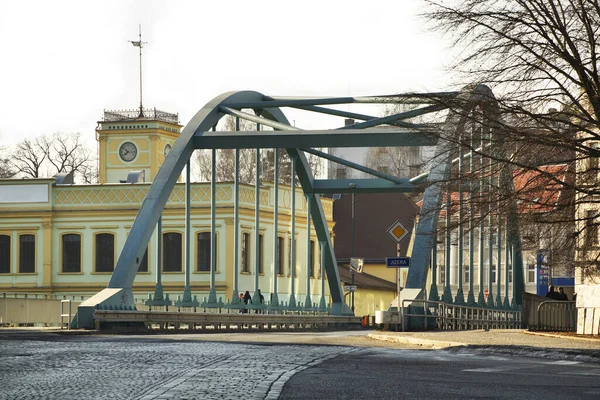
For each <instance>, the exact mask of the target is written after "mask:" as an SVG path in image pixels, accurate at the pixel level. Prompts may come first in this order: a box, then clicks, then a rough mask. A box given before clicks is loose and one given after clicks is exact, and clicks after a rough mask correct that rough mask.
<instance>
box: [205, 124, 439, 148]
mask: <svg viewBox="0 0 600 400" xmlns="http://www.w3.org/2000/svg"><path fill="white" fill-rule="evenodd" d="M438 133H439V132H435V131H430V132H416V131H415V130H408V129H403V128H390V129H384V128H373V129H349V130H343V131H342V130H327V129H326V130H310V131H301V130H297V131H293V132H290V131H287V132H282V131H261V132H252V131H248V132H234V131H219V132H201V133H198V132H197V133H196V134H195V135H194V146H195V148H197V149H249V148H257V147H261V148H304V147H386V146H434V145H435V144H436V143H437V138H438Z"/></svg>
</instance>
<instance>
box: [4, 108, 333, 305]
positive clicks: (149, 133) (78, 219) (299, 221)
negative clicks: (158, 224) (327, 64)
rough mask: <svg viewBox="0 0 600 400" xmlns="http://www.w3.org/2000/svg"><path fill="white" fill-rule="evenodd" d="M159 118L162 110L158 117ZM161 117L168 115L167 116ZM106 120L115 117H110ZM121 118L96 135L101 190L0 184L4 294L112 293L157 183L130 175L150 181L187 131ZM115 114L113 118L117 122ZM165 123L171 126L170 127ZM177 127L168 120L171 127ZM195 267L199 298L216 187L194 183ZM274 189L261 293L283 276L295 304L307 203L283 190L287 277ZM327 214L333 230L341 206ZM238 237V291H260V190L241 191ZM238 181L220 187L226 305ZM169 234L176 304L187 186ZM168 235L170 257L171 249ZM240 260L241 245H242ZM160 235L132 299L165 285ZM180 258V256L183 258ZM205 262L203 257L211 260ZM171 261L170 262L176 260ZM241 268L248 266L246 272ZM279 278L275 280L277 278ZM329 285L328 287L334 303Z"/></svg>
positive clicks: (267, 205) (327, 203)
mask: <svg viewBox="0 0 600 400" xmlns="http://www.w3.org/2000/svg"><path fill="white" fill-rule="evenodd" d="M154 113H156V110H155V111H154ZM161 115H162V114H161ZM107 116H108V118H107ZM121 116H122V115H121V114H118V113H112V112H105V120H104V121H101V122H99V125H98V128H97V130H96V133H97V139H98V146H99V161H100V163H99V182H100V183H99V184H97V185H55V180H54V179H27V180H12V179H5V180H0V292H4V293H7V292H8V293H10V292H24V293H45V294H64V295H67V294H68V295H74V294H76V295H82V296H89V295H93V294H95V293H97V292H99V291H100V290H102V289H104V288H105V287H106V286H107V284H108V282H109V280H110V277H111V274H112V272H111V271H112V269H113V268H114V265H115V264H116V262H117V260H118V257H119V254H120V252H121V250H122V248H123V246H124V244H125V240H126V238H127V235H128V234H129V231H130V229H131V226H132V224H133V221H134V219H135V217H136V215H137V212H138V210H139V208H140V205H141V204H142V202H143V200H144V198H145V196H146V193H147V191H148V189H149V187H150V184H149V183H133V184H131V183H122V182H123V181H124V180H125V179H126V178H127V175H128V173H129V172H130V171H142V170H143V171H145V181H146V182H150V181H151V180H152V179H153V178H154V176H155V175H156V173H157V172H158V169H159V168H160V165H161V164H162V162H163V161H164V159H165V156H166V155H167V154H168V151H169V148H170V146H172V145H173V144H174V142H175V140H176V139H177V137H178V135H179V130H180V128H181V126H180V125H178V124H177V123H175V122H174V121H173V119H172V117H173V115H170V117H169V118H171V119H169V118H166V119H165V118H162V119H161V118H158V119H157V120H152V119H149V118H145V119H133V120H131V119H130V120H122V119H119V118H120V117H121ZM111 118H113V120H111ZM165 121H167V122H165ZM169 121H170V122H169ZM190 186H191V210H192V212H191V235H190V236H191V238H190V265H189V269H190V271H191V274H190V276H191V278H190V284H191V291H192V294H193V295H197V296H198V299H199V300H201V299H202V298H203V297H205V296H206V297H207V296H208V292H209V289H210V273H209V272H207V271H201V270H199V264H200V261H199V260H200V258H201V256H202V254H201V253H202V251H200V250H199V244H198V243H199V238H200V237H201V236H202V235H200V237H199V234H202V233H206V232H210V229H211V226H210V221H211V188H210V184H209V183H192V184H191V185H190ZM274 194H275V189H274V187H273V185H272V184H269V186H267V185H265V186H263V187H261V189H260V197H259V203H260V210H261V212H260V229H259V232H258V233H259V234H260V235H263V240H262V243H263V244H262V250H261V251H262V273H259V288H260V289H261V291H262V293H263V294H264V296H265V298H266V300H269V296H270V295H271V292H272V289H273V280H274V279H277V286H278V298H279V300H280V301H284V302H285V301H287V300H288V298H289V294H290V292H291V277H290V261H289V259H290V257H289V254H290V249H289V239H290V237H291V235H292V231H291V211H292V210H291V198H292V196H296V210H295V211H296V235H295V240H296V249H297V250H296V260H295V264H296V277H295V285H294V286H295V297H296V300H297V301H298V302H303V300H304V298H305V296H306V287H307V285H306V281H307V271H308V268H307V263H308V259H309V255H308V253H309V252H308V251H307V250H306V249H307V247H308V246H307V239H308V237H307V230H306V212H307V208H306V200H305V197H304V195H303V193H302V191H301V190H300V189H296V190H292V189H291V188H290V187H289V186H283V185H280V186H279V205H278V206H279V214H278V232H277V237H281V238H283V239H284V241H283V243H284V248H283V250H282V251H283V252H284V257H283V260H284V266H283V272H284V273H283V274H279V275H275V274H274V272H273V271H274V266H275V262H274V246H275V245H274V243H276V242H275V240H274V238H275V237H276V236H275V234H274V232H273V227H274V199H275V195H274ZM322 203H323V208H324V212H325V216H326V220H327V223H328V225H329V231H330V232H331V230H332V229H333V221H332V214H333V208H332V207H333V204H332V201H331V200H329V199H323V200H322ZM239 204H240V209H239V218H240V230H241V233H240V237H241V234H242V233H247V234H249V240H250V243H249V249H248V250H247V251H248V253H249V255H248V254H247V257H249V260H250V268H249V269H250V270H249V272H245V273H238V278H239V279H238V282H239V284H238V288H237V290H238V291H246V290H249V291H251V292H252V291H254V289H255V288H254V279H255V276H256V275H255V273H256V270H257V266H256V265H255V263H256V262H255V257H254V254H255V252H256V245H255V243H256V237H257V236H256V234H257V232H256V229H255V223H254V218H255V188H254V187H252V186H248V185H240V189H239ZM234 228H235V227H234V184H233V183H231V182H223V183H217V185H216V227H215V231H216V248H217V254H216V257H215V260H216V279H215V282H216V284H215V286H216V291H217V296H218V297H221V298H222V300H223V301H226V300H227V299H231V297H232V296H233V295H234V277H235V272H234V252H235V250H234V249H235V243H234V240H233V237H234ZM162 234H163V238H164V237H165V236H164V235H169V234H172V235H170V236H168V237H170V238H174V239H178V238H179V239H180V245H178V246H179V247H178V248H177V249H176V250H174V251H175V252H174V253H172V254H176V255H178V256H180V258H181V260H183V261H182V265H181V268H178V269H177V270H176V271H168V269H170V266H169V267H167V266H165V265H163V272H162V274H161V280H162V285H163V290H164V293H168V294H169V296H170V298H171V299H173V300H175V299H176V298H177V295H180V294H182V293H183V287H184V282H185V272H184V271H185V269H186V266H185V259H186V257H185V246H184V243H185V184H183V183H179V184H177V185H176V186H175V188H174V189H173V192H172V193H171V195H170V197H169V201H168V203H167V205H166V207H165V210H164V211H163V217H162ZM310 240H313V241H314V242H315V244H316V246H317V251H316V252H315V254H314V259H313V263H314V264H313V265H314V266H315V268H314V270H315V271H320V265H319V264H320V257H319V251H318V241H317V239H316V235H315V231H314V228H313V229H311V235H310ZM165 249H166V247H165V245H164V239H163V254H164V252H165ZM238 251H239V254H240V260H241V258H242V250H241V246H240V248H239V249H238ZM157 254H158V248H157V232H156V231H155V232H154V234H153V236H152V239H151V240H150V243H149V244H148V271H138V274H137V277H136V280H135V282H134V287H133V291H134V295H135V297H136V298H138V299H143V298H147V296H148V294H149V293H153V292H154V288H155V284H156V281H157V265H158V264H157ZM177 258H178V257H177ZM204 259H205V258H204ZM169 262H170V260H165V263H169ZM240 271H241V268H240ZM275 276H276V278H275ZM309 279H310V294H311V299H312V301H313V302H318V301H319V300H320V296H321V279H320V276H319V274H317V273H315V277H311V278H309ZM328 295H329V288H328V285H327V284H326V285H325V296H326V298H327V299H328Z"/></svg>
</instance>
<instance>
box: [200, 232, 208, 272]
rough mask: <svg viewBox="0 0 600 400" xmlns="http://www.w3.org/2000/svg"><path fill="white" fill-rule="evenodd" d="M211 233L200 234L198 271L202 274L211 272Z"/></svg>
mask: <svg viewBox="0 0 600 400" xmlns="http://www.w3.org/2000/svg"><path fill="white" fill-rule="evenodd" d="M210 246H211V243H210V232H201V233H199V234H198V249H197V251H198V257H197V258H198V260H197V270H198V271H201V272H210Z"/></svg>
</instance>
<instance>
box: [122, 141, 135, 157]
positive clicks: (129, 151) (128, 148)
mask: <svg viewBox="0 0 600 400" xmlns="http://www.w3.org/2000/svg"><path fill="white" fill-rule="evenodd" d="M136 156H137V147H136V145H135V144H133V143H132V142H125V143H123V144H122V145H121V147H119V157H121V160H123V161H131V160H133V159H134V158H135V157H136Z"/></svg>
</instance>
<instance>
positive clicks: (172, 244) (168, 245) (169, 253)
mask: <svg viewBox="0 0 600 400" xmlns="http://www.w3.org/2000/svg"><path fill="white" fill-rule="evenodd" d="M182 253H183V252H182V245H181V233H177V232H168V233H164V234H163V260H162V261H163V271H165V272H181V271H183V268H182Z"/></svg>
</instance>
